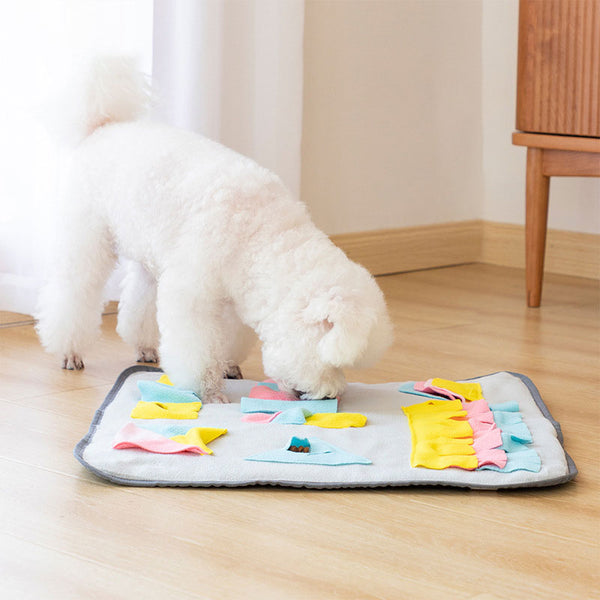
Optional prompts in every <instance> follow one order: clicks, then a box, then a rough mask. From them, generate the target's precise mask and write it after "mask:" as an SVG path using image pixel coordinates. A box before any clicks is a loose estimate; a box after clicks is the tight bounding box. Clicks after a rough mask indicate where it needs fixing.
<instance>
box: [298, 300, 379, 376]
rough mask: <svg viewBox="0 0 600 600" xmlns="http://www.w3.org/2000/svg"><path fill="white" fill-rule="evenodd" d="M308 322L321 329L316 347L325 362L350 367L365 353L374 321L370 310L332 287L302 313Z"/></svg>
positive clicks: (311, 302) (312, 301)
mask: <svg viewBox="0 0 600 600" xmlns="http://www.w3.org/2000/svg"><path fill="white" fill-rule="evenodd" d="M303 317H304V321H305V322H306V323H307V324H310V325H314V326H316V327H319V328H320V329H321V331H322V337H321V340H320V341H319V343H318V346H317V351H318V353H319V356H320V357H321V359H322V360H323V361H324V362H327V363H329V364H331V365H333V366H335V367H350V366H352V365H354V364H355V363H357V362H358V361H359V360H360V359H361V358H362V357H363V355H364V354H365V352H366V350H367V346H368V344H369V336H370V332H371V330H372V328H373V326H374V323H375V316H374V314H372V313H371V311H365V310H361V309H360V308H359V305H358V303H357V302H356V301H355V300H353V299H352V298H343V297H342V295H341V294H339V293H338V292H337V291H336V290H335V289H333V290H331V291H330V293H328V294H324V295H323V296H319V297H316V298H313V299H312V300H311V301H310V303H309V305H308V306H307V308H306V309H305V310H304V313H303Z"/></svg>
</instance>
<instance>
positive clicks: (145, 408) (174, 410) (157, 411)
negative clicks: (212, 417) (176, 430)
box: [131, 400, 202, 419]
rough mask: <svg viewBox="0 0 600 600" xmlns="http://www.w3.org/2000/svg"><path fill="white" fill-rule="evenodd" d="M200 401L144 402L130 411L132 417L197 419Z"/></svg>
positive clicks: (200, 405) (200, 406)
mask: <svg viewBox="0 0 600 600" xmlns="http://www.w3.org/2000/svg"><path fill="white" fill-rule="evenodd" d="M200 408H202V402H145V401H144V400H140V401H139V402H138V403H137V404H136V406H135V408H134V409H133V410H132V411H131V418H132V419H197V418H198V411H199V410H200Z"/></svg>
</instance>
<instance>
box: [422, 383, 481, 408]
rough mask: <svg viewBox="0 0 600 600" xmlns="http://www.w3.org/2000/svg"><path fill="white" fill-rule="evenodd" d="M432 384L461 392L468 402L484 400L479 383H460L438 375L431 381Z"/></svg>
mask: <svg viewBox="0 0 600 600" xmlns="http://www.w3.org/2000/svg"><path fill="white" fill-rule="evenodd" d="M431 385H434V386H435V387H440V388H444V389H445V390H450V391H451V392H455V393H457V394H460V395H461V396H462V397H463V398H464V399H465V400H467V401H468V402H471V401H474V400H483V390H482V389H481V385H480V384H479V383H458V382H457V381H450V380H449V379H440V378H439V377H436V378H434V379H433V380H432V381H431Z"/></svg>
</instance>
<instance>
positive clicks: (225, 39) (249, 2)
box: [153, 0, 304, 197]
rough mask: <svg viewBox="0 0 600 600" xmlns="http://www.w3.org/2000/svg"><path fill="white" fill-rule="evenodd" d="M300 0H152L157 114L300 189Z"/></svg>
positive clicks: (301, 10) (301, 33)
mask: <svg viewBox="0 0 600 600" xmlns="http://www.w3.org/2000/svg"><path fill="white" fill-rule="evenodd" d="M303 31H304V0H204V1H197V0H155V3H154V61H153V76H154V79H155V81H156V82H157V86H158V90H159V94H160V95H161V96H162V98H163V105H162V107H161V110H160V115H161V117H162V118H163V119H164V120H166V121H168V122H169V123H171V124H173V125H176V126H180V127H183V128H186V129H192V130H194V131H197V132H199V133H202V134H203V135H206V136H208V137H211V138H213V139H216V140H218V141H220V142H222V143H223V144H225V145H226V146H229V147H230V148H233V149H234V150H237V151H238V152H241V153H242V154H245V155H246V156H250V157H251V158H253V159H254V160H256V161H257V162H259V163H260V164H262V165H263V166H265V167H267V168H269V169H271V170H272V171H274V172H275V173H277V174H278V175H279V176H280V177H281V178H282V179H283V181H284V182H285V184H286V185H287V186H288V188H289V189H290V191H291V192H292V193H293V194H294V195H295V196H296V197H298V196H299V189H300V141H301V128H302V68H303V61H302V47H303Z"/></svg>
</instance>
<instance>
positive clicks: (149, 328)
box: [117, 261, 159, 363]
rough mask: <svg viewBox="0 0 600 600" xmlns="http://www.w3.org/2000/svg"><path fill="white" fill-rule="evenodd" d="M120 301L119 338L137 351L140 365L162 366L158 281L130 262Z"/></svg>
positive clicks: (135, 263) (140, 266)
mask: <svg viewBox="0 0 600 600" xmlns="http://www.w3.org/2000/svg"><path fill="white" fill-rule="evenodd" d="M126 267H127V274H126V275H125V278H124V280H123V285H122V290H121V298H120V300H119V320H118V324H117V332H118V334H119V335H120V336H121V337H122V338H123V339H124V340H125V341H126V342H127V343H128V344H131V345H132V346H133V347H134V348H135V349H136V351H137V354H138V356H137V361H138V362H152V363H156V362H158V340H159V334H158V325H157V323H156V280H155V279H154V277H153V276H152V275H151V274H150V273H149V272H148V270H147V269H146V268H145V267H144V266H143V265H141V264H140V263H138V262H134V261H128V262H127V264H126Z"/></svg>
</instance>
